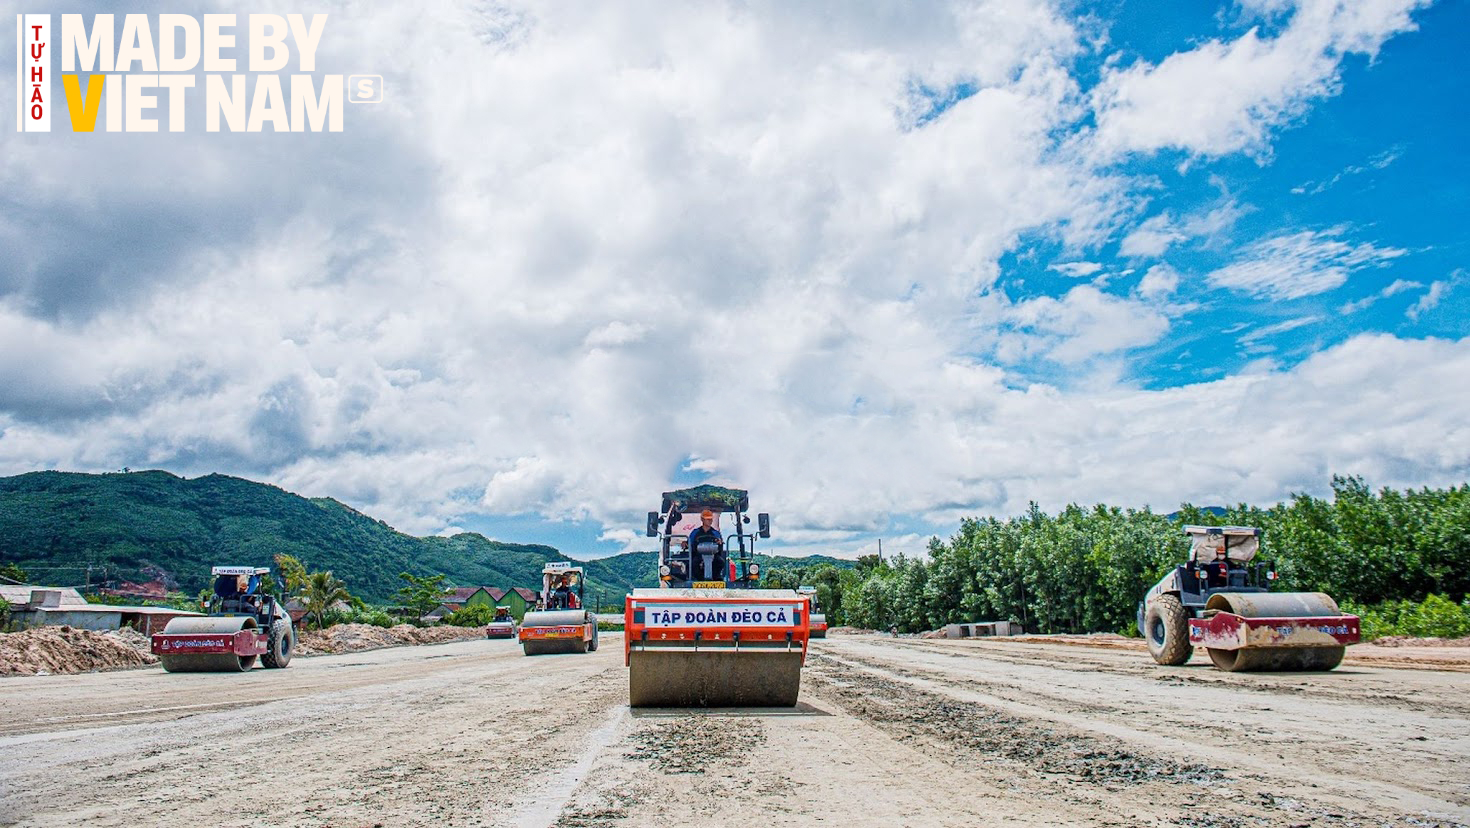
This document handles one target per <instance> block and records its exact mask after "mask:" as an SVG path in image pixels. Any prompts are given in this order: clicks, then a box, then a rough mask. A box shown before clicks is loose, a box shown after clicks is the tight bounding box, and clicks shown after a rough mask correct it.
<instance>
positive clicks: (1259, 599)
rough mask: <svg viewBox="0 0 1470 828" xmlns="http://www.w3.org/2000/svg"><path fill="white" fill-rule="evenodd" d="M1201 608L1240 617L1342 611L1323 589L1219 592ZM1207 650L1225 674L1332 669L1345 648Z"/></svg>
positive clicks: (1310, 615)
mask: <svg viewBox="0 0 1470 828" xmlns="http://www.w3.org/2000/svg"><path fill="white" fill-rule="evenodd" d="M1205 609H1206V610H1220V611H1222V612H1230V613H1234V614H1236V615H1239V616H1240V617H1242V618H1321V617H1324V616H1331V615H1341V614H1342V610H1341V609H1339V608H1338V606H1337V602H1336V601H1334V600H1332V596H1330V595H1328V594H1327V593H1325V592H1258V593H1242V592H1219V593H1216V594H1214V595H1212V596H1210V600H1209V601H1208V602H1206V604H1205ZM1209 653H1210V661H1212V662H1214V664H1215V666H1216V667H1218V668H1219V669H1221V670H1224V671H1226V672H1229V673H1245V672H1261V673H1296V672H1302V673H1305V672H1321V671H1326V670H1331V669H1333V668H1335V667H1336V666H1337V665H1339V664H1341V663H1342V659H1343V656H1344V655H1345V654H1346V653H1347V648H1346V647H1344V646H1342V645H1336V646H1330V645H1329V646H1323V645H1317V646H1301V647H1259V648H1250V647H1247V648H1244V649H1239V650H1221V649H1216V648H1210V650H1209Z"/></svg>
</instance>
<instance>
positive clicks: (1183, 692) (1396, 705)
mask: <svg viewBox="0 0 1470 828" xmlns="http://www.w3.org/2000/svg"><path fill="white" fill-rule="evenodd" d="M1137 647H1138V645H1137V644H1136V642H1135V643H1129V642H1121V641H1111V642H1109V641H1108V640H1106V639H1103V640H1099V641H1095V642H1092V643H1089V642H1087V641H1085V640H1083V641H1078V640H1076V639H1039V638H1027V639H1012V640H961V641H948V640H925V639H917V638H893V637H889V636H886V635H840V634H838V635H834V636H833V637H831V638H828V639H826V640H824V641H817V642H814V643H813V645H812V654H811V657H810V659H809V661H808V665H807V668H806V670H805V671H804V674H803V683H802V690H801V703H800V704H799V705H798V706H797V707H796V708H794V709H776V710H772V709H736V710H642V709H639V710H632V709H629V707H628V705H627V669H626V668H625V667H624V666H623V658H622V642H621V640H620V639H619V636H618V635H617V634H607V633H604V634H603V638H602V648H601V649H600V650H599V651H598V652H596V653H591V654H586V655H562V656H540V657H534V658H527V657H524V656H522V655H521V652H520V649H519V647H518V646H517V645H516V644H515V642H513V641H488V640H483V639H477V640H467V641H458V642H453V643H447V644H438V645H433V646H420V647H397V648H388V649H377V650H371V651H367V652H353V653H344V654H340V655H324V656H318V657H314V658H302V659H298V660H296V661H294V662H293V663H292V664H291V666H290V667H289V668H287V669H285V670H265V669H259V668H257V669H255V670H253V671H251V672H250V673H247V674H243V675H241V674H234V675H231V674H167V673H164V672H163V671H162V670H161V669H159V668H158V667H156V666H151V667H143V668H137V669H132V670H122V671H116V672H99V673H83V674H76V675H49V676H16V677H10V678H4V679H0V706H3V709H4V710H5V713H6V715H5V716H4V718H3V722H0V825H24V826H61V825H68V826H69V825H88V826H136V825H178V826H186V825H187V826H193V825H200V824H210V825H223V826H247V825H250V826H254V825H273V826H281V825H288V826H343V827H344V828H347V827H351V828H358V827H361V828H366V827H367V826H431V825H432V826H441V825H454V826H474V825H480V826H538V828H539V826H552V825H557V826H630V827H631V826H650V828H652V827H653V826H658V827H659V828H664V827H665V826H671V825H676V826H706V825H709V826H726V825H729V826H734V825H758V826H760V828H770V826H811V825H831V826H884V828H891V826H1002V825H1004V826H1015V825H1038V826H1040V825H1058V826H1190V827H1191V828H1204V827H1206V826H1219V827H1220V828H1240V827H1241V826H1263V827H1264V826H1282V828H1286V827H1287V826H1301V827H1303V828H1305V827H1306V826H1313V827H1314V828H1315V827H1316V826H1324V827H1326V826H1333V827H1337V826H1342V827H1348V826H1351V827H1352V828H1368V826H1375V828H1376V826H1382V825H1393V826H1430V825H1441V826H1466V825H1470V762H1467V761H1466V760H1467V758H1470V674H1467V672H1465V670H1466V669H1470V665H1467V664H1466V662H1467V661H1470V658H1467V656H1470V648H1463V647H1462V648H1450V647H1445V648H1431V649H1436V650H1438V649H1443V650H1446V651H1449V650H1456V651H1457V653H1451V655H1450V656H1447V657H1446V658H1445V659H1443V660H1435V659H1430V660H1428V662H1427V663H1426V662H1425V660H1424V659H1417V660H1416V659H1413V658H1407V659H1406V658H1399V659H1394V658H1383V659H1380V658H1379V657H1378V656H1379V655H1380V652H1385V651H1390V650H1398V651H1400V654H1402V652H1403V651H1407V650H1410V649H1417V648H1375V647H1372V646H1371V645H1359V646H1358V647H1356V648H1354V649H1352V650H1350V651H1349V652H1350V658H1349V659H1348V661H1347V662H1346V663H1345V664H1344V665H1343V666H1342V667H1341V668H1339V669H1338V670H1336V671H1335V672H1332V673H1326V674H1300V673H1297V674H1274V675H1273V674H1229V673H1222V672H1218V671H1216V670H1214V669H1213V668H1212V667H1210V666H1209V659H1208V658H1205V657H1204V656H1203V654H1199V655H1197V656H1196V658H1195V660H1194V662H1193V663H1191V664H1189V665H1186V666H1183V667H1159V666H1157V665H1155V664H1153V662H1152V661H1150V660H1149V659H1148V658H1147V655H1146V654H1145V653H1142V652H1141V651H1139V650H1138V649H1137ZM1360 653H1361V654H1363V657H1359V654H1360ZM1455 655H1458V656H1459V659H1460V660H1459V661H1458V662H1456V661H1455V660H1454V656H1455Z"/></svg>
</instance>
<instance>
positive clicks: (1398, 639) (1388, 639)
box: [1372, 635, 1470, 647]
mask: <svg viewBox="0 0 1470 828" xmlns="http://www.w3.org/2000/svg"><path fill="white" fill-rule="evenodd" d="M1372 643H1373V646H1375V647H1470V637H1466V638H1410V637H1409V636H1407V635H1385V636H1384V637H1382V638H1375V639H1373V642H1372Z"/></svg>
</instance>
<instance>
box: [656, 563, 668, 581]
mask: <svg viewBox="0 0 1470 828" xmlns="http://www.w3.org/2000/svg"><path fill="white" fill-rule="evenodd" d="M658 574H659V575H660V576H662V577H665V578H667V577H668V576H669V565H668V564H659V565H658Z"/></svg>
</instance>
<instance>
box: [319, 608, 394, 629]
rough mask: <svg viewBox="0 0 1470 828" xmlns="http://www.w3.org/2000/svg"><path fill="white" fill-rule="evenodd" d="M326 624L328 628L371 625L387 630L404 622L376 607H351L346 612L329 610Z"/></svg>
mask: <svg viewBox="0 0 1470 828" xmlns="http://www.w3.org/2000/svg"><path fill="white" fill-rule="evenodd" d="M325 622H326V626H328V627H330V626H333V625H336V624H371V625H373V626H374V627H383V628H384V629H386V628H388V627H393V626H397V625H398V624H402V623H403V620H402V619H399V618H394V617H393V616H391V615H389V614H388V613H386V612H384V611H382V610H381V609H376V608H374V607H362V608H358V607H349V608H348V609H345V610H327V612H326V617H325Z"/></svg>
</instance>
